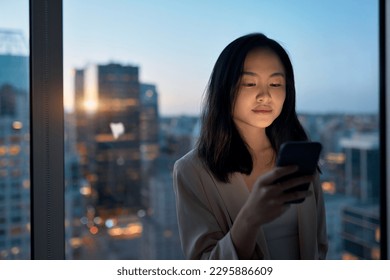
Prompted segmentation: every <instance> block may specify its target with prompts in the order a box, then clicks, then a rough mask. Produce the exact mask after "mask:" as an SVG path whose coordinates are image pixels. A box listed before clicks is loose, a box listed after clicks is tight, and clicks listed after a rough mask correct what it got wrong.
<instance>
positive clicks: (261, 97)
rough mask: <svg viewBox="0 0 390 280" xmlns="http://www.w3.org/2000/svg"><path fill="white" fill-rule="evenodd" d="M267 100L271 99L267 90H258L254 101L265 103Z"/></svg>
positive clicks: (263, 88) (262, 88)
mask: <svg viewBox="0 0 390 280" xmlns="http://www.w3.org/2000/svg"><path fill="white" fill-rule="evenodd" d="M269 98H271V95H270V93H269V92H268V89H267V88H266V87H261V88H260V90H259V91H258V92H257V94H256V101H257V102H264V101H267V100H268V99H269Z"/></svg>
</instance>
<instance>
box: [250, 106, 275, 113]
mask: <svg viewBox="0 0 390 280" xmlns="http://www.w3.org/2000/svg"><path fill="white" fill-rule="evenodd" d="M252 111H253V112H254V113H257V114H269V113H271V112H272V109H271V108H270V107H256V108H255V109H253V110H252Z"/></svg>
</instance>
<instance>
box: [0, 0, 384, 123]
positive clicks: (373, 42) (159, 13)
mask: <svg viewBox="0 0 390 280" xmlns="http://www.w3.org/2000/svg"><path fill="white" fill-rule="evenodd" d="M63 2H64V91H65V94H66V96H67V97H66V105H67V106H68V107H69V106H70V104H71V100H72V99H71V98H69V96H71V93H72V85H71V84H72V74H71V73H72V69H74V68H84V67H85V66H86V65H87V64H90V63H92V64H93V63H98V64H107V63H109V62H116V63H120V64H130V65H136V66H139V68H140V80H141V82H146V83H153V84H155V85H156V86H157V89H158V92H159V94H160V112H161V114H162V115H177V114H192V115H193V114H198V113H199V110H200V106H201V98H202V95H203V93H204V90H205V88H206V86H207V82H208V79H209V76H210V73H211V70H212V68H213V65H214V62H215V61H216V59H217V57H218V55H219V53H220V52H221V51H222V49H223V48H224V47H225V46H226V45H227V44H228V43H229V42H231V41H232V40H234V39H235V38H237V37H239V36H241V35H244V34H247V33H251V32H262V33H264V34H265V35H267V36H269V37H271V38H273V39H275V40H277V41H278V42H280V43H281V44H282V46H284V47H285V48H286V50H287V51H288V53H289V54H290V57H291V60H292V62H293V66H294V70H295V76H296V88H297V111H298V112H319V113H323V112H377V110H378V109H377V108H378V95H379V93H378V91H379V85H378V80H379V75H378V68H379V65H378V60H379V59H378V55H379V49H378V48H379V47H378V46H379V42H378V40H379V39H378V38H379V37H378V35H379V24H378V22H379V19H378V15H379V11H378V9H379V8H378V2H379V1H375V0H326V1H325V0H240V1H238V0H237V1H208V0H196V1H195V0H194V1H180V0H165V1H164V0H147V1H138V0H137V1H136V0H114V1H103V0H82V1H79V0H64V1H63ZM0 28H11V29H20V30H23V31H24V33H25V34H26V37H28V1H27V0H1V2H0Z"/></svg>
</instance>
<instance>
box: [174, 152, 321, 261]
mask: <svg viewBox="0 0 390 280" xmlns="http://www.w3.org/2000/svg"><path fill="white" fill-rule="evenodd" d="M173 187H174V191H175V196H176V208H177V217H178V224H179V232H180V238H181V244H182V248H183V252H184V254H185V256H186V257H187V258H188V259H224V260H236V259H238V256H237V253H236V250H235V248H234V245H233V243H232V239H231V237H230V228H231V227H232V225H233V222H234V219H235V218H236V216H237V214H238V212H239V211H240V209H241V207H242V206H243V205H244V203H245V201H246V200H247V198H248V196H249V191H248V189H247V187H246V184H245V181H244V179H243V177H242V176H241V174H240V173H234V174H232V176H231V180H230V183H222V182H220V181H219V180H217V179H216V178H215V177H214V176H213V175H212V173H211V172H210V171H209V170H208V169H207V168H206V167H205V165H204V164H202V162H201V160H200V159H199V157H198V156H197V153H196V151H195V150H192V151H190V152H189V153H188V154H186V155H185V156H184V157H182V158H181V159H179V160H178V161H177V162H176V163H175V166H174V170H173ZM310 188H311V190H312V192H313V194H314V195H312V196H310V197H308V198H306V199H305V201H304V202H303V203H301V204H299V205H298V228H299V230H298V234H299V247H300V255H301V258H302V259H325V257H326V252H327V234H326V222H325V208H324V201H323V196H322V190H321V187H320V185H319V180H318V178H317V180H316V182H315V183H314V184H311V186H310ZM252 258H253V259H269V258H270V255H269V252H268V247H267V242H266V239H265V236H264V233H263V231H262V229H260V230H259V233H258V236H257V242H256V249H255V253H254V255H253V257H252Z"/></svg>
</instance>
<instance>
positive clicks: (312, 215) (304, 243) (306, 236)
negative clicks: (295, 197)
mask: <svg viewBox="0 0 390 280" xmlns="http://www.w3.org/2000/svg"><path fill="white" fill-rule="evenodd" d="M310 187H311V191H312V192H313V195H312V196H311V197H307V198H306V199H305V201H304V202H302V203H300V204H298V234H299V248H300V254H301V259H304V260H308V259H314V258H315V252H314V251H313V248H315V246H316V245H315V244H316V238H317V235H316V230H315V228H312V227H313V226H314V227H315V225H316V211H314V210H315V209H316V206H315V199H314V190H313V184H311V185H310ZM310 225H311V226H310Z"/></svg>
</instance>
